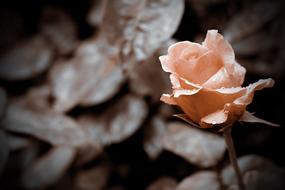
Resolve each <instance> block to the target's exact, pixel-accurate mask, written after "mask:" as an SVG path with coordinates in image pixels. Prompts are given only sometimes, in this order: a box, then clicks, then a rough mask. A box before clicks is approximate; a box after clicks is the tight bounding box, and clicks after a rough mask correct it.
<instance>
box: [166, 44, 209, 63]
mask: <svg viewBox="0 0 285 190" xmlns="http://www.w3.org/2000/svg"><path fill="white" fill-rule="evenodd" d="M198 45H199V44H198ZM187 48H191V49H190V50H195V51H197V50H196V48H199V49H200V48H203V47H202V46H199V47H198V46H196V45H195V43H193V42H189V41H182V42H177V43H175V44H173V45H171V46H170V47H169V48H168V55H169V56H170V58H171V59H174V60H175V59H177V58H179V57H181V54H182V53H183V52H184V50H186V49H187ZM203 49H204V48H203Z"/></svg>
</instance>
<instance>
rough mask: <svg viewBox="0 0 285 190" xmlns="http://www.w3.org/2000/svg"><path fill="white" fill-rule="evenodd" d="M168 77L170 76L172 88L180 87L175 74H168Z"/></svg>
mask: <svg viewBox="0 0 285 190" xmlns="http://www.w3.org/2000/svg"><path fill="white" fill-rule="evenodd" d="M169 78H170V81H171V84H172V88H173V89H180V88H182V86H181V84H180V80H179V77H178V76H176V75H175V74H170V76H169Z"/></svg>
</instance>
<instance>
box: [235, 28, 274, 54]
mask: <svg viewBox="0 0 285 190" xmlns="http://www.w3.org/2000/svg"><path fill="white" fill-rule="evenodd" d="M276 45H277V44H276V41H275V39H274V38H273V36H271V35H270V34H268V33H265V32H259V33H257V34H252V35H250V36H248V37H246V38H243V39H241V40H239V41H236V42H234V43H232V47H233V49H234V50H235V53H236V54H238V55H242V56H249V55H255V54H258V53H263V52H265V51H268V50H270V49H271V48H274V46H276Z"/></svg>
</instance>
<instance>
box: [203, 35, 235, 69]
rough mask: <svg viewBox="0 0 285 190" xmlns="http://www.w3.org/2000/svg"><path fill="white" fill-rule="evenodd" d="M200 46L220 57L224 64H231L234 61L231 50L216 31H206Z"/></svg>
mask: <svg viewBox="0 0 285 190" xmlns="http://www.w3.org/2000/svg"><path fill="white" fill-rule="evenodd" d="M202 45H204V46H205V47H207V48H208V49H210V50H212V51H214V52H216V53H217V54H219V55H221V57H222V59H223V61H224V63H225V64H227V63H230V64H231V63H233V62H234V60H235V54H234V51H233V48H232V47H231V45H230V44H229V43H228V42H227V41H226V40H225V39H224V37H223V36H222V35H221V34H219V33H218V31H217V30H208V32H207V35H206V38H205V41H204V42H203V43H202Z"/></svg>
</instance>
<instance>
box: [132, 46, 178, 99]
mask: <svg viewBox="0 0 285 190" xmlns="http://www.w3.org/2000/svg"><path fill="white" fill-rule="evenodd" d="M171 42H173V41H171ZM168 44H169V43H168ZM159 53H161V51H160V52H156V53H155V54H154V55H152V56H150V57H149V58H148V59H146V60H144V61H142V62H140V63H129V64H128V68H127V69H128V76H129V81H130V86H131V89H132V90H133V91H134V92H136V93H138V94H141V95H144V96H146V95H148V96H151V97H152V98H153V100H154V101H159V98H160V96H161V94H162V93H165V92H170V91H171V86H170V85H169V76H168V74H167V73H165V72H163V70H162V69H161V65H160V63H159V60H158V57H159Z"/></svg>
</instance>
